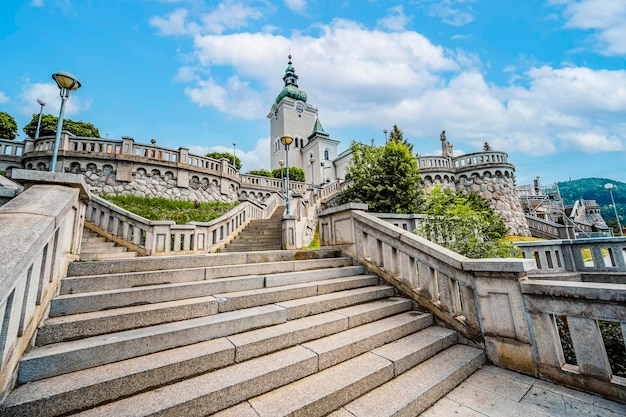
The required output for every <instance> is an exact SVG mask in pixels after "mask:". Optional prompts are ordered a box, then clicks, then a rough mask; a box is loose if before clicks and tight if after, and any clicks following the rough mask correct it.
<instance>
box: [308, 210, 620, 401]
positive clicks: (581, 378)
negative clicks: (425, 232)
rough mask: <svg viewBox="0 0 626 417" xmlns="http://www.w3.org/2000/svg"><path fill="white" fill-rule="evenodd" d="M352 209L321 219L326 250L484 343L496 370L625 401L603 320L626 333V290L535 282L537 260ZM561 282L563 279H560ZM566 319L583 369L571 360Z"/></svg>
mask: <svg viewBox="0 0 626 417" xmlns="http://www.w3.org/2000/svg"><path fill="white" fill-rule="evenodd" d="M365 210H367V206H366V205H364V204H355V203H350V204H345V205H342V206H337V207H333V208H330V209H327V210H324V211H322V212H321V213H320V215H319V216H320V217H319V223H320V242H321V247H322V248H328V247H330V248H334V249H342V250H343V251H344V252H345V253H347V254H349V255H350V256H352V257H353V258H354V259H355V260H357V261H358V262H360V263H362V264H363V265H365V266H366V267H368V268H369V269H370V270H372V271H373V272H375V273H376V274H377V275H379V276H380V277H382V278H383V279H385V280H386V281H387V282H389V283H390V284H392V285H394V286H395V287H396V288H397V289H399V290H400V291H401V292H402V293H404V294H405V295H407V296H408V297H410V298H412V299H413V300H415V301H416V302H417V303H418V304H419V305H420V306H422V307H423V308H426V309H428V310H430V311H431V312H432V313H433V314H434V315H435V316H436V317H437V318H438V319H439V320H441V322H443V323H445V324H446V325H447V326H449V327H451V328H453V329H455V330H457V331H459V332H460V333H461V334H462V335H463V336H464V337H465V338H467V339H468V340H469V341H470V342H472V343H474V344H476V345H479V346H480V345H482V346H484V348H485V351H486V353H487V355H488V357H489V359H490V360H491V361H492V362H493V363H494V364H495V365H497V366H500V367H503V368H507V369H511V370H514V371H517V372H522V373H526V374H530V375H533V376H536V377H542V378H546V379H550V380H552V381H555V382H558V383H561V384H564V385H569V386H571V387H574V388H577V389H581V390H583V391H593V392H595V393H597V394H600V395H602V396H604V397H607V398H610V399H614V400H616V401H620V402H626V390H625V389H624V387H625V386H626V382H625V379H624V378H621V377H617V376H613V375H612V370H611V368H610V366H609V359H608V357H607V354H606V351H605V349H604V344H603V340H602V336H601V334H600V331H599V326H598V322H599V321H601V320H602V321H607V320H608V321H612V322H617V323H618V324H621V329H622V333H626V285H623V284H607V283H595V282H565V281H544V280H541V281H539V280H533V279H532V277H529V272H531V271H534V270H535V269H536V264H535V261H534V260H533V259H516V258H503V259H502V258H499V259H469V258H466V257H464V256H462V255H459V254H457V253H455V252H452V251H450V250H448V249H446V248H443V247H441V246H439V245H437V244H435V243H432V242H430V241H428V240H426V239H424V238H422V237H420V236H418V235H416V234H414V233H411V232H409V231H406V230H403V229H401V228H398V227H396V226H394V225H392V224H389V223H387V222H385V221H384V220H381V219H378V218H376V217H375V216H372V215H370V214H368V213H366V212H365ZM555 279H556V278H555ZM562 316H567V317H568V319H569V324H570V326H569V331H570V334H571V338H572V340H573V343H574V348H575V351H576V359H577V361H578V365H577V366H574V365H571V364H567V363H565V359H564V354H563V348H562V346H561V342H560V337H559V329H558V326H557V318H559V317H562Z"/></svg>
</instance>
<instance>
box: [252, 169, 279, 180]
mask: <svg viewBox="0 0 626 417" xmlns="http://www.w3.org/2000/svg"><path fill="white" fill-rule="evenodd" d="M248 174H251V175H260V176H262V177H270V178H273V177H274V175H272V173H271V172H270V170H269V169H251V170H250V171H248Z"/></svg>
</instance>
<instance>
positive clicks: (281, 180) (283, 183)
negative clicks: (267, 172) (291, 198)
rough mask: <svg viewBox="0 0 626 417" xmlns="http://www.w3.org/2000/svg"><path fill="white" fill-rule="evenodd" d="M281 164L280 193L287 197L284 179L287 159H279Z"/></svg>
mask: <svg viewBox="0 0 626 417" xmlns="http://www.w3.org/2000/svg"><path fill="white" fill-rule="evenodd" d="M278 164H279V165H280V193H281V194H282V195H283V197H285V180H284V179H283V165H285V161H283V160H282V159H281V160H280V161H278Z"/></svg>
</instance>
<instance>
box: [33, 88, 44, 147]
mask: <svg viewBox="0 0 626 417" xmlns="http://www.w3.org/2000/svg"><path fill="white" fill-rule="evenodd" d="M37 103H39V105H40V106H41V108H40V109H39V120H37V130H35V139H37V138H39V127H41V114H42V113H43V106H45V105H46V102H45V101H43V100H42V99H40V98H38V99H37Z"/></svg>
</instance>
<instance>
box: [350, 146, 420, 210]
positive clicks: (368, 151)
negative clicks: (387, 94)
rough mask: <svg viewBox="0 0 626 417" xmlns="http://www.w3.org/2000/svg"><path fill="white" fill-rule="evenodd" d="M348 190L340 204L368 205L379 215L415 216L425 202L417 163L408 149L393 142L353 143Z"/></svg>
mask: <svg viewBox="0 0 626 417" xmlns="http://www.w3.org/2000/svg"><path fill="white" fill-rule="evenodd" d="M346 177H349V178H351V180H352V181H351V182H350V184H349V185H348V187H347V188H346V189H345V190H344V191H342V192H341V194H340V195H339V197H338V199H339V203H340V204H343V203H348V202H357V203H365V204H367V205H368V206H369V209H370V211H372V212H379V213H416V212H417V210H418V208H419V206H420V203H421V201H422V189H421V188H420V187H419V182H420V176H419V170H418V167H417V160H416V159H415V157H414V156H413V155H412V154H411V151H410V149H409V146H408V145H407V144H405V143H403V142H402V141H400V140H398V141H395V140H390V141H388V142H387V143H386V144H385V146H382V147H375V146H369V145H364V144H361V143H353V144H352V161H351V162H350V165H349V166H348V168H347V174H346Z"/></svg>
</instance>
